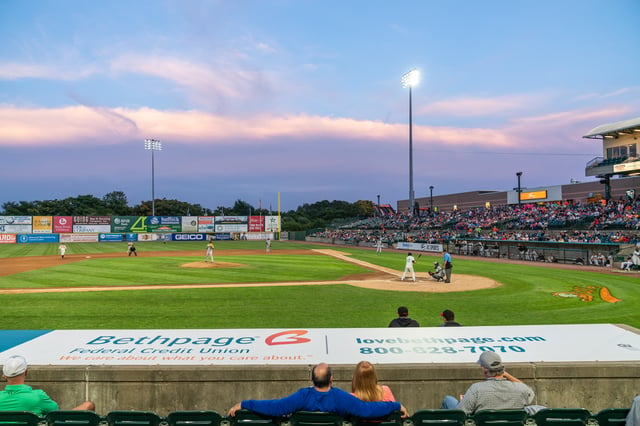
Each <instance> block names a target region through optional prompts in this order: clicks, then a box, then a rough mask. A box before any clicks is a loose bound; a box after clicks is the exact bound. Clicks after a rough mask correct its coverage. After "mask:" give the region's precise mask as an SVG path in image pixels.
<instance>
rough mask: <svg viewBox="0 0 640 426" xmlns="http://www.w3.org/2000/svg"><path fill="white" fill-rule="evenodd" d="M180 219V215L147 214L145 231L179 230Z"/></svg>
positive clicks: (180, 228) (180, 226) (180, 227)
mask: <svg viewBox="0 0 640 426" xmlns="http://www.w3.org/2000/svg"><path fill="white" fill-rule="evenodd" d="M181 230H182V220H181V218H180V216H149V217H148V218H147V232H180V231H181Z"/></svg>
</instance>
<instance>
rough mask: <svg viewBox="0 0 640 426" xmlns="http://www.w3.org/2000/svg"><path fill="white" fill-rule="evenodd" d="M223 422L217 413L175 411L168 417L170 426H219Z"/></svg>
mask: <svg viewBox="0 0 640 426" xmlns="http://www.w3.org/2000/svg"><path fill="white" fill-rule="evenodd" d="M221 421H222V416H221V415H220V414H218V413H217V412H215V411H173V412H171V413H169V415H168V416H167V423H168V424H169V426H219V425H220V422H221Z"/></svg>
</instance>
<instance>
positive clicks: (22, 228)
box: [0, 225, 31, 234]
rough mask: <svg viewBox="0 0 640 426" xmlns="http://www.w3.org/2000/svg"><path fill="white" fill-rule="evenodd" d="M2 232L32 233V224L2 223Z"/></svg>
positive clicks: (0, 230)
mask: <svg viewBox="0 0 640 426" xmlns="http://www.w3.org/2000/svg"><path fill="white" fill-rule="evenodd" d="M0 234H31V225H0Z"/></svg>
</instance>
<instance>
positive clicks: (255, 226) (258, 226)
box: [249, 216, 264, 232]
mask: <svg viewBox="0 0 640 426" xmlns="http://www.w3.org/2000/svg"><path fill="white" fill-rule="evenodd" d="M263 231H264V217H262V216H249V232H263Z"/></svg>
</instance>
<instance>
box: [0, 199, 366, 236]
mask: <svg viewBox="0 0 640 426" xmlns="http://www.w3.org/2000/svg"><path fill="white" fill-rule="evenodd" d="M152 210H153V206H152V202H151V200H149V201H141V202H140V203H139V204H137V205H134V206H129V202H128V200H127V196H126V194H125V193H124V192H122V191H112V192H109V193H108V194H106V195H105V196H104V197H102V198H98V197H96V196H94V195H78V196H77V197H67V198H65V199H62V200H57V199H56V200H36V201H18V202H15V201H8V202H6V203H3V204H2V210H1V211H0V215H3V216H151V213H152ZM374 210H375V206H374V204H373V202H371V201H368V200H360V201H356V202H355V203H350V202H348V201H336V200H334V201H328V200H323V201H318V202H316V203H312V204H303V205H301V206H299V207H298V208H297V209H296V210H290V211H288V212H282V213H281V216H282V230H283V231H303V230H307V229H314V228H324V227H326V226H327V225H329V224H330V223H332V222H334V221H336V220H340V219H351V218H365V217H371V216H373V214H374ZM155 213H156V216H269V215H276V214H277V212H274V211H272V210H270V209H265V208H261V207H258V208H256V207H255V206H253V205H251V204H250V203H247V202H246V201H243V200H236V201H235V203H234V204H233V206H230V207H225V206H218V207H217V208H216V209H215V210H211V209H209V208H206V207H203V206H201V205H200V204H192V203H187V202H184V201H180V200H168V199H166V198H162V199H156V201H155Z"/></svg>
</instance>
